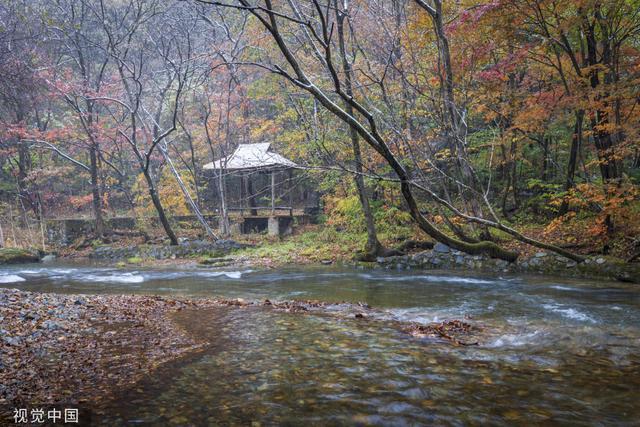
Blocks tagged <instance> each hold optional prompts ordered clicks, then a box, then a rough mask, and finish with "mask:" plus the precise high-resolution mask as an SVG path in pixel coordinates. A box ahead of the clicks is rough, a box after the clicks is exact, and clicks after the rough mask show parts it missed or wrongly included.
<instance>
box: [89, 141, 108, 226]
mask: <svg viewBox="0 0 640 427" xmlns="http://www.w3.org/2000/svg"><path fill="white" fill-rule="evenodd" d="M89 158H90V168H91V194H92V206H93V215H94V217H95V220H96V229H95V231H96V235H97V236H98V237H100V236H102V235H103V234H104V230H105V227H104V220H103V218H102V203H101V202H102V200H101V197H100V184H99V182H98V156H97V153H96V147H95V145H94V144H91V146H90V148H89Z"/></svg>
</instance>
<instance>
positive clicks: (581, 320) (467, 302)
mask: <svg viewBox="0 0 640 427" xmlns="http://www.w3.org/2000/svg"><path fill="white" fill-rule="evenodd" d="M0 286H2V287H10V288H20V289H24V290H29V291H39V292H55V293H74V294H75V293H86V294H99V293H118V294H131V293H135V294H164V295H174V296H190V297H192V296H203V297H204V296H219V297H227V298H244V299H246V300H257V301H259V300H264V299H271V300H291V299H305V300H306V299H318V300H323V301H329V302H340V301H347V302H353V303H355V302H365V303H367V304H369V305H371V306H372V307H374V308H376V309H377V310H376V316H375V319H373V318H372V319H368V318H365V319H353V318H352V317H348V316H335V315H332V314H331V313H323V312H321V311H319V312H317V313H316V312H313V313H302V314H301V313H283V312H279V311H276V310H269V309H266V308H261V307H251V308H244V309H240V308H235V307H220V308H215V309H207V310H199V311H184V312H181V313H179V314H178V315H176V317H175V320H176V321H177V322H178V323H179V324H180V325H181V326H183V327H185V328H186V329H187V330H189V331H190V332H192V333H193V334H195V335H196V336H198V337H201V338H202V339H204V340H206V341H209V342H210V343H212V344H211V346H210V347H208V348H207V350H206V351H204V352H201V353H198V354H196V355H193V356H192V357H189V358H187V359H185V360H181V361H179V362H176V363H169V364H167V365H165V366H162V367H161V368H160V369H158V370H157V371H155V373H154V374H153V375H152V376H150V377H149V378H147V379H145V380H144V381H142V382H141V383H139V384H138V385H136V387H134V388H133V389H131V390H128V391H126V392H123V393H122V394H121V396H120V397H119V398H118V399H117V400H116V401H113V402H110V403H109V404H108V405H107V407H106V408H105V410H104V411H103V414H100V415H99V416H98V417H97V419H95V420H94V421H96V422H99V423H104V424H105V425H135V424H143V425H216V424H222V425H227V424H242V425H247V424H248V425H251V424H252V423H253V425H265V424H266V425H271V424H289V425H354V424H355V425H369V424H371V425H421V424H425V425H434V424H435V425H468V424H487V423H488V424H492V425H514V424H522V425H532V424H540V425H549V424H569V423H570V424H580V425H611V424H615V425H639V423H640V422H639V420H640V287H639V286H638V285H632V284H624V283H613V282H592V281H587V280H571V279H566V278H562V279H557V278H553V277H533V276H530V277H526V276H524V277H518V276H499V275H478V274H475V275H473V276H471V275H469V276H466V275H459V273H456V275H454V274H450V273H448V272H433V271H430V272H418V271H401V272H398V271H387V270H358V269H352V268H335V267H304V268H303V267H301V268H285V269H278V270H255V271H254V270H249V269H247V270H237V271H222V270H219V271H214V270H208V269H192V270H188V269H137V270H134V269H116V268H105V267H99V266H91V265H82V264H79V265H45V264H39V265H26V266H25V265H21V266H13V267H7V268H3V269H1V270H0ZM452 319H467V320H468V321H469V322H470V323H472V324H473V325H476V326H478V327H480V328H482V330H483V331H484V333H483V334H482V337H481V340H480V341H479V345H477V346H455V345H452V344H451V343H450V342H446V341H445V340H436V339H430V338H415V337H412V336H410V335H408V334H407V333H405V332H403V331H402V330H400V329H399V328H398V327H396V326H394V324H395V323H397V322H415V323H422V324H429V323H431V322H440V321H444V320H452Z"/></svg>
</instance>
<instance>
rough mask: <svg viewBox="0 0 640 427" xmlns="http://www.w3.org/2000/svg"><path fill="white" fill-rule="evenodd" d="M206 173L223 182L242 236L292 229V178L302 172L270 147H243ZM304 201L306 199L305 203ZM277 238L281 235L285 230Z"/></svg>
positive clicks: (264, 145) (243, 145)
mask: <svg viewBox="0 0 640 427" xmlns="http://www.w3.org/2000/svg"><path fill="white" fill-rule="evenodd" d="M203 169H204V170H205V171H211V172H213V175H214V177H215V178H217V179H220V180H222V185H223V186H224V188H225V191H224V193H225V201H226V204H227V211H228V212H233V213H239V216H240V221H239V222H240V224H241V230H240V232H243V233H249V232H252V231H259V230H261V229H265V228H268V229H269V232H270V233H271V234H276V233H275V231H273V229H274V228H276V227H277V228H278V229H279V230H280V229H285V230H286V228H287V227H289V228H290V227H291V225H292V223H293V217H294V193H295V192H296V191H295V190H296V188H295V185H294V182H293V175H294V171H295V170H296V169H302V168H301V167H300V166H298V165H297V164H296V163H295V162H293V161H291V160H289V159H287V158H285V157H284V156H282V155H280V154H278V153H276V152H275V151H273V150H271V144H270V143H257V144H240V145H239V146H238V148H236V149H235V151H234V152H233V153H232V154H231V155H230V156H228V157H224V158H221V159H218V160H215V161H213V162H211V163H207V164H205V165H204V166H203ZM238 178H239V180H238ZM265 178H266V180H265ZM265 181H266V182H265ZM265 184H266V185H265ZM217 193H219V191H217ZM267 194H268V195H269V198H268V200H266V199H267V197H266V195H267ZM305 194H306V192H305ZM218 196H219V197H222V196H221V195H220V194H218ZM305 199H306V195H305V196H303V197H302V203H304V201H305ZM285 200H286V201H285ZM303 215H304V213H302V214H301V215H300V216H303ZM287 218H288V219H287ZM277 234H282V230H280V231H278V233H277Z"/></svg>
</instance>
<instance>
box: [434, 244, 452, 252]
mask: <svg viewBox="0 0 640 427" xmlns="http://www.w3.org/2000/svg"><path fill="white" fill-rule="evenodd" d="M433 251H434V252H439V253H442V254H446V253H449V252H451V248H449V246H447V245H445V244H444V243H440V242H438V243H436V244H435V246H434V247H433Z"/></svg>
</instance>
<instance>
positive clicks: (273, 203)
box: [271, 170, 276, 216]
mask: <svg viewBox="0 0 640 427" xmlns="http://www.w3.org/2000/svg"><path fill="white" fill-rule="evenodd" d="M275 214H276V174H275V170H271V216H275Z"/></svg>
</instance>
